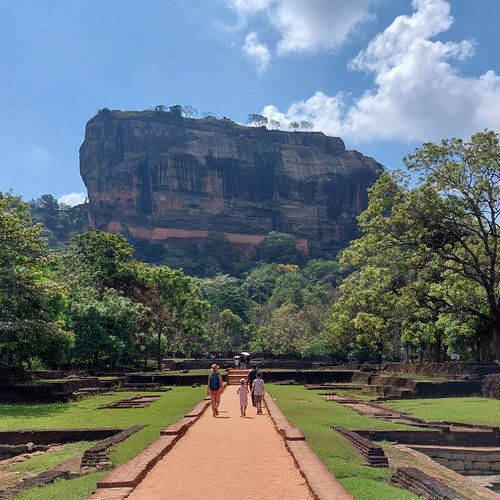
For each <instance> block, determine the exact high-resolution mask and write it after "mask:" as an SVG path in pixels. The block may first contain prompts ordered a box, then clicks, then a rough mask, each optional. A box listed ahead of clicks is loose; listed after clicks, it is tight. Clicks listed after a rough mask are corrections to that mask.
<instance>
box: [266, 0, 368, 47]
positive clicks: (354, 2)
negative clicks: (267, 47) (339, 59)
mask: <svg viewBox="0 0 500 500" xmlns="http://www.w3.org/2000/svg"><path fill="white" fill-rule="evenodd" d="M371 3H373V1H372V0H350V1H348V2H346V1H345V0H308V1H306V2H304V0H280V1H278V2H276V4H275V8H274V9H273V10H272V11H271V12H270V17H271V22H272V23H273V24H274V25H275V26H276V27H277V28H278V30H279V32H280V34H281V40H280V41H279V43H278V54H281V55H285V54H290V53H293V52H310V53H312V52H317V51H319V50H329V49H336V48H338V47H340V46H341V45H342V44H343V43H344V42H345V41H346V40H347V37H348V35H349V34H350V33H351V32H352V30H353V29H355V28H356V27H357V26H358V25H359V24H361V23H363V22H366V21H368V20H370V19H372V16H371V15H370V13H369V7H370V4H371Z"/></svg>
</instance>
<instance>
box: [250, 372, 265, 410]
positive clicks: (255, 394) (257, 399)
mask: <svg viewBox="0 0 500 500" xmlns="http://www.w3.org/2000/svg"><path fill="white" fill-rule="evenodd" d="M265 393H266V389H265V387H264V381H263V380H262V373H260V372H257V378H256V379H255V380H254V381H253V382H252V401H253V402H254V405H255V406H256V407H257V414H259V413H260V414H262V398H263V397H264V394H265Z"/></svg>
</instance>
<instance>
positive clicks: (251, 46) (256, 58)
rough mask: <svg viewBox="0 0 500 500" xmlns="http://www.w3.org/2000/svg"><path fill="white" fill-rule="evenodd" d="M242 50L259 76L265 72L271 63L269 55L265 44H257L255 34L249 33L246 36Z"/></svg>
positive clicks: (257, 40)
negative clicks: (252, 63)
mask: <svg viewBox="0 0 500 500" xmlns="http://www.w3.org/2000/svg"><path fill="white" fill-rule="evenodd" d="M243 50H244V51H245V53H246V54H247V56H248V57H249V58H250V59H251V60H252V61H253V62H254V64H255V66H256V68H257V72H258V73H259V74H261V73H263V72H264V71H266V69H267V68H268V67H269V62H270V61H271V54H270V52H269V49H268V48H267V46H266V45H265V44H263V43H259V39H258V37H257V34H256V33H254V32H250V33H249V34H248V35H247V37H246V39H245V44H244V45H243Z"/></svg>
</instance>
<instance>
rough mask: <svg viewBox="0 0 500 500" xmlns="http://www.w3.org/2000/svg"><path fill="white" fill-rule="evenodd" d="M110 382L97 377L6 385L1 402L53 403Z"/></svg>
mask: <svg viewBox="0 0 500 500" xmlns="http://www.w3.org/2000/svg"><path fill="white" fill-rule="evenodd" d="M109 385H110V383H103V382H101V381H100V380H99V379H98V378H96V377H84V378H77V379H67V380H64V381H58V382H46V383H43V382H33V383H22V384H14V385H4V386H2V387H1V390H0V402H1V403H38V402H40V403H53V402H67V401H70V400H71V399H72V395H73V392H74V391H77V390H79V389H87V388H96V389H104V388H106V387H107V386H109Z"/></svg>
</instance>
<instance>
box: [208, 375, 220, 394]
mask: <svg viewBox="0 0 500 500" xmlns="http://www.w3.org/2000/svg"><path fill="white" fill-rule="evenodd" d="M209 380H210V381H209V384H208V385H209V387H210V390H211V391H218V390H219V389H220V381H219V374H218V373H217V372H213V373H211V374H210V379H209Z"/></svg>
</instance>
